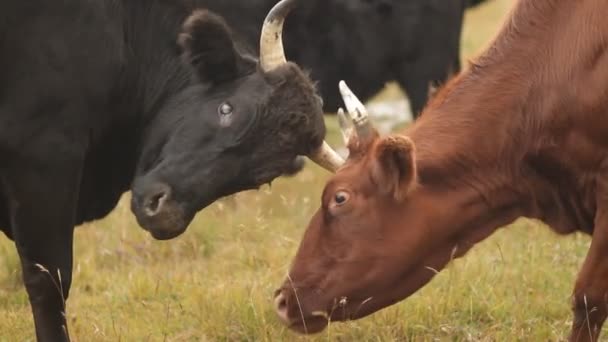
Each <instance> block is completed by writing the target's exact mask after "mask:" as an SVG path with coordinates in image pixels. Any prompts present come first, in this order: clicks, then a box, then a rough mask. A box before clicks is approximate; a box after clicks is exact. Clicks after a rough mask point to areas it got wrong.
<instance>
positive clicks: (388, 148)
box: [371, 135, 416, 201]
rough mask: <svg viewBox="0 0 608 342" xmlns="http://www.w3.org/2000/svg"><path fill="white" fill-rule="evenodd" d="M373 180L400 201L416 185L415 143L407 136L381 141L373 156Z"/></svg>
mask: <svg viewBox="0 0 608 342" xmlns="http://www.w3.org/2000/svg"><path fill="white" fill-rule="evenodd" d="M371 157H372V158H373V159H372V179H373V180H374V183H375V184H376V185H377V186H378V188H379V190H380V191H382V192H385V193H386V194H391V195H393V196H394V197H395V199H396V200H398V201H400V200H402V199H403V198H405V196H406V195H407V194H408V192H409V191H410V190H411V189H412V188H413V187H414V186H415V185H416V159H415V157H416V156H415V146H414V143H413V142H412V141H411V140H410V139H409V138H408V137H405V136H401V135H393V136H389V137H385V138H382V139H380V140H379V141H378V142H377V143H376V146H375V147H374V150H373V153H372V155H371Z"/></svg>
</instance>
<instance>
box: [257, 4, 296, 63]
mask: <svg viewBox="0 0 608 342" xmlns="http://www.w3.org/2000/svg"><path fill="white" fill-rule="evenodd" d="M296 1H297V0H281V1H280V2H279V3H277V4H276V5H274V7H273V8H272V9H271V10H270V12H268V15H267V16H266V19H265V20H264V26H262V34H261V36H260V65H261V66H262V70H264V71H271V70H273V69H274V68H276V67H278V66H279V65H282V64H285V63H286V62H287V59H286V58H285V51H284V50H283V39H282V36H283V23H284V22H285V17H286V16H287V14H289V12H290V11H291V9H292V8H293V7H294V6H295V3H296Z"/></svg>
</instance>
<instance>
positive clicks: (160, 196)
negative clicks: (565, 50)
mask: <svg viewBox="0 0 608 342" xmlns="http://www.w3.org/2000/svg"><path fill="white" fill-rule="evenodd" d="M170 195H171V190H170V189H169V187H168V186H167V185H164V184H159V185H157V186H156V187H155V189H154V191H151V192H150V195H148V196H147V197H146V198H145V199H144V212H145V213H146V215H148V216H156V215H158V213H159V212H161V210H162V209H163V205H164V204H165V202H166V201H167V199H168V198H169V196H170Z"/></svg>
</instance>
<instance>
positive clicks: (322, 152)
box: [308, 141, 344, 172]
mask: <svg viewBox="0 0 608 342" xmlns="http://www.w3.org/2000/svg"><path fill="white" fill-rule="evenodd" d="M308 157H309V158H310V160H312V161H313V162H315V163H316V164H318V165H319V166H321V167H322V168H324V169H326V170H327V171H329V172H336V171H337V170H338V169H339V168H340V166H342V164H344V159H342V157H340V155H339V154H338V153H337V152H336V151H334V150H333V149H332V148H331V147H330V146H329V145H328V144H327V143H326V142H325V141H323V144H322V145H321V147H319V149H318V150H316V151H315V152H313V153H312V154H311V155H309V156H308Z"/></svg>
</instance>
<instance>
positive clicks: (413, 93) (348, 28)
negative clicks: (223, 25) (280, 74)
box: [195, 0, 485, 117]
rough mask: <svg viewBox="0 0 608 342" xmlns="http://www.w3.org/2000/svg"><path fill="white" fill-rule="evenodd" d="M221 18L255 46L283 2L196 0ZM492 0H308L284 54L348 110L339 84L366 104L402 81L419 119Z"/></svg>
mask: <svg viewBox="0 0 608 342" xmlns="http://www.w3.org/2000/svg"><path fill="white" fill-rule="evenodd" d="M195 1H197V2H198V3H200V4H202V5H204V6H206V7H208V8H210V9H213V10H214V11H216V12H218V13H221V14H222V16H224V17H225V18H226V20H227V21H228V22H229V23H230V25H231V26H232V27H233V28H234V29H235V31H236V33H237V34H238V36H239V39H241V40H243V41H245V42H246V45H248V46H250V47H252V48H256V47H257V37H258V35H259V32H260V28H261V22H262V21H261V20H262V19H263V18H264V15H265V13H266V11H267V10H268V9H269V8H271V7H272V6H273V5H274V4H275V3H276V2H277V0H247V1H245V0H195ZM483 1H485V0H441V1H433V0H307V1H302V3H301V4H300V5H299V6H298V8H296V9H294V12H293V13H292V14H291V15H290V16H289V20H288V21H287V22H286V24H285V33H284V34H285V51H286V54H287V56H288V57H289V59H290V60H293V61H294V62H295V63H297V64H298V65H300V66H301V67H303V68H305V69H307V70H310V72H311V78H312V79H313V80H315V81H317V82H318V87H319V89H320V93H321V95H322V97H323V100H324V102H325V105H324V110H325V111H327V112H332V113H333V112H335V111H336V109H337V108H338V107H339V106H341V105H342V103H341V98H340V95H339V92H338V89H337V87H336V84H338V82H339V81H340V80H345V81H346V83H348V85H349V86H350V87H351V88H352V89H353V91H354V92H356V93H357V94H358V96H359V97H360V98H362V99H363V100H366V99H368V98H370V97H371V96H373V95H375V94H376V93H377V92H378V91H380V90H381V89H382V88H383V87H384V86H385V84H386V83H387V82H390V81H397V82H398V84H399V85H400V86H401V87H402V88H403V89H404V90H405V92H406V93H407V95H408V97H409V100H410V106H411V110H412V113H413V115H414V117H417V115H418V113H419V112H420V110H421V109H422V107H423V106H424V105H425V104H426V102H427V100H428V97H429V86H430V85H433V86H436V85H439V84H441V83H444V82H445V81H446V79H447V78H448V77H450V76H451V75H452V74H453V73H456V72H458V71H460V35H461V30H462V24H463V15H464V11H465V10H466V9H467V8H470V7H473V6H476V5H478V4H480V3H481V2H483Z"/></svg>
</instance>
